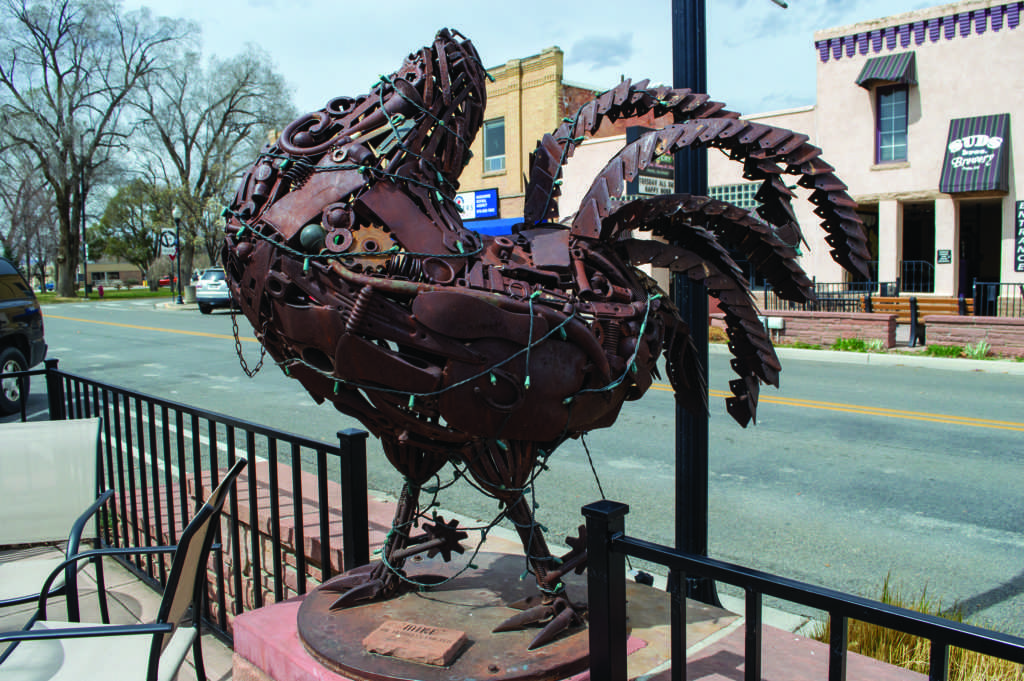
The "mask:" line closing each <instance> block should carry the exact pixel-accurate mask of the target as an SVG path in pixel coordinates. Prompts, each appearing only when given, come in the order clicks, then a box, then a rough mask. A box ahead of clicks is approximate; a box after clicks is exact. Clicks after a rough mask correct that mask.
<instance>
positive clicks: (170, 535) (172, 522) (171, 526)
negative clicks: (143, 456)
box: [160, 404, 185, 546]
mask: <svg viewBox="0 0 1024 681" xmlns="http://www.w3.org/2000/svg"><path fill="white" fill-rule="evenodd" d="M170 419H171V412H170V409H169V408H168V407H167V405H166V404H165V405H163V406H162V407H160V420H161V422H162V423H163V428H162V429H161V435H162V436H163V438H162V439H163V446H164V499H166V500H167V543H168V544H171V545H173V546H177V544H178V529H177V527H176V524H177V523H176V519H177V517H178V514H177V513H176V512H175V511H176V509H175V507H174V472H173V471H172V469H173V468H174V464H173V462H172V459H171V421H170ZM178 478H179V480H181V484H179V485H178V487H181V486H183V485H184V483H185V481H184V480H183V479H182V476H181V473H180V472H179V473H178Z"/></svg>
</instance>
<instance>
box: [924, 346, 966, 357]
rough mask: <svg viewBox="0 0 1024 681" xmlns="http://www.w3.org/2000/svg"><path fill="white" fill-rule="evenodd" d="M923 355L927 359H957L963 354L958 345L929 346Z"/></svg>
mask: <svg viewBox="0 0 1024 681" xmlns="http://www.w3.org/2000/svg"><path fill="white" fill-rule="evenodd" d="M924 354H926V355H928V356H929V357H959V356H961V355H962V354H964V349H963V348H962V347H960V346H959V345H929V346H927V347H926V348H925V349H924Z"/></svg>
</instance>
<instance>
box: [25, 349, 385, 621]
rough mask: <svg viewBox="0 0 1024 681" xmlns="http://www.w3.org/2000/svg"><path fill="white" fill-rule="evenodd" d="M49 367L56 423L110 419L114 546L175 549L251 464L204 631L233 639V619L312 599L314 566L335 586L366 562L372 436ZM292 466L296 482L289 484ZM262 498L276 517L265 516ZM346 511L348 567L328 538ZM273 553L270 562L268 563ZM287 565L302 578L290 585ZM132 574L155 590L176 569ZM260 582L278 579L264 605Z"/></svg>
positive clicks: (156, 564)
mask: <svg viewBox="0 0 1024 681" xmlns="http://www.w3.org/2000/svg"><path fill="white" fill-rule="evenodd" d="M46 364H47V367H46V369H45V370H44V371H41V372H35V373H42V374H44V375H45V376H46V383H47V393H48V401H49V417H50V419H51V420H58V419H65V418H90V417H97V416H98V417H101V418H102V424H103V425H102V432H101V436H100V449H101V451H100V457H99V458H100V476H99V479H100V480H101V481H102V482H101V486H102V487H104V488H109V489H114V490H115V500H116V501H115V506H116V509H117V511H116V514H109V513H108V514H107V515H105V516H104V517H101V525H102V527H103V528H104V531H103V533H102V537H101V539H102V541H103V542H104V543H105V544H106V545H109V546H133V547H139V546H155V545H161V544H174V543H176V541H177V536H178V534H179V533H180V532H181V530H182V529H183V528H184V526H185V524H187V522H188V519H189V517H190V515H191V509H190V505H192V506H193V507H194V505H195V503H196V502H195V500H197V499H198V500H202V499H203V498H204V489H208V488H212V486H215V485H216V484H217V482H218V480H219V475H220V473H221V471H222V469H224V468H226V467H229V466H231V465H232V464H233V463H234V462H235V461H236V460H237V458H238V457H240V456H244V457H245V458H246V459H248V465H247V466H246V474H247V480H246V481H245V482H244V485H246V487H242V484H239V485H237V486H236V489H234V490H232V495H231V498H230V501H229V505H228V508H227V509H226V512H225V514H224V516H223V517H224V518H225V522H224V523H223V524H222V528H221V529H222V535H221V537H220V539H219V541H220V542H221V544H222V546H223V548H222V560H216V561H213V563H214V565H215V568H214V574H212V575H211V577H210V582H209V589H208V593H209V595H210V597H209V599H208V602H207V604H206V613H205V618H206V620H207V622H208V623H209V625H210V626H211V627H212V629H213V630H214V631H215V632H217V633H218V634H220V635H221V636H222V637H224V638H225V639H229V638H230V636H229V634H228V616H229V613H230V614H231V615H234V614H238V613H240V612H243V611H245V610H250V609H254V608H259V607H262V606H263V605H264V604H265V601H266V600H267V599H271V598H272V602H277V601H281V600H284V599H285V598H287V597H290V596H292V595H294V594H302V593H305V592H306V591H307V589H308V588H309V581H311V579H312V578H311V577H309V576H308V575H307V573H308V572H310V570H308V568H309V567H311V566H312V567H313V568H314V571H313V572H314V573H315V575H316V576H317V577H318V578H319V579H320V580H326V579H328V578H329V577H330V576H331V575H332V574H333V573H335V572H337V571H338V568H341V569H344V570H348V569H351V568H353V567H356V566H358V565H364V564H366V563H368V562H369V558H370V549H369V529H368V527H369V522H368V508H367V489H366V433H365V432H363V431H357V430H346V431H341V432H339V433H338V438H339V441H338V443H337V444H330V443H325V442H321V441H317V440H312V439H309V438H305V437H301V436H297V435H292V434H289V433H285V432H282V431H278V430H274V429H271V428H266V427H264V426H260V425H258V424H255V423H250V422H248V421H243V420H241V419H237V418H233V417H230V416H226V415H224V414H218V413H215V412H210V411H206V410H202V409H197V408H194V407H191V406H188V405H185V404H181V403H178V402H172V401H170V400H164V399H160V398H157V397H153V396H150V395H146V394H143V393H139V392H136V391H133V390H127V389H125V388H120V387H117V386H114V385H109V384H105V383H102V382H100V381H95V380H92V379H88V378H85V377H83V376H78V375H75V374H71V373H67V372H63V371H60V370H59V369H58V368H57V362H56V360H47V362H46ZM264 464H265V465H264ZM288 468H290V478H291V479H290V480H280V479H279V475H280V473H285V474H287V473H288V472H289V471H288ZM304 473H308V474H310V475H311V478H309V477H306V476H305V475H304ZM304 479H305V481H304ZM329 482H336V483H337V484H338V485H339V486H340V492H338V491H335V494H338V495H339V496H340V499H338V498H331V497H330V496H329V489H330V486H329ZM239 488H242V489H239ZM267 497H269V499H267ZM261 498H263V499H265V501H264V502H263V504H264V506H269V508H260V506H259V505H260V503H261V502H260V499H261ZM240 500H244V501H246V502H247V504H248V515H247V517H243V516H240V509H239V502H240ZM311 508H313V509H315V510H316V513H317V514H318V515H317V522H316V523H315V525H314V526H313V527H308V526H306V524H305V523H304V521H303V518H304V515H305V514H308V513H310V512H311ZM332 509H333V512H332ZM261 510H262V511H263V512H264V513H269V522H266V520H265V519H264V522H263V523H262V526H263V527H264V528H266V527H267V526H268V525H269V536H267V535H266V534H263V535H261V533H260V532H259V531H254V530H255V528H260V527H261V518H260V511H261ZM339 513H340V520H341V526H342V551H341V560H340V561H339V560H338V559H337V552H336V549H335V550H334V551H333V552H332V548H331V541H330V537H331V534H330V525H331V522H330V521H331V520H332V518H333V519H334V520H335V521H337V518H338V514H339ZM289 517H290V518H291V520H292V522H291V523H290V525H291V527H292V528H293V534H292V535H291V536H290V537H289V541H288V542H287V545H286V542H284V541H283V540H282V532H281V528H282V520H286V519H287V518H289ZM243 528H245V529H243ZM307 533H308V534H309V535H313V534H314V533H317V534H318V535H319V536H318V537H310V536H306V535H307ZM243 536H244V537H245V539H244V540H243V539H242V538H243ZM320 538H323V539H324V540H323V541H319V539H320ZM308 540H311V541H308ZM268 541H269V549H268V550H264V546H265V543H267V542H268ZM307 544H310V545H312V546H319V551H318V555H313V556H307V555H306V550H305V548H306V546H307ZM286 552H287V553H288V554H289V555H288V556H287V561H286V555H285V553H286ZM268 554H269V556H270V557H269V559H267V562H268V563H269V565H267V566H263V565H262V562H263V561H264V559H265V556H267V555H268ZM286 562H290V563H292V564H293V565H294V570H295V579H294V580H293V581H292V582H291V586H290V587H288V586H286V584H287V582H286V579H285V570H286V567H285V565H286ZM339 562H340V565H339ZM128 566H129V567H130V568H132V569H133V571H134V572H136V573H137V574H138V575H139V576H140V577H142V578H143V579H144V580H146V581H148V582H149V583H150V584H151V585H153V586H157V587H162V586H163V584H165V583H166V578H167V565H166V564H165V563H164V562H163V561H161V560H160V559H159V558H154V557H153V556H151V555H147V556H144V557H140V558H138V559H137V560H136V561H135V562H132V563H130V564H129V565H128ZM243 570H244V571H245V574H243ZM263 578H266V579H267V580H268V581H269V587H267V589H268V595H267V597H266V598H265V597H264V586H263V584H262V583H261V580H262V579H263ZM270 592H272V593H270Z"/></svg>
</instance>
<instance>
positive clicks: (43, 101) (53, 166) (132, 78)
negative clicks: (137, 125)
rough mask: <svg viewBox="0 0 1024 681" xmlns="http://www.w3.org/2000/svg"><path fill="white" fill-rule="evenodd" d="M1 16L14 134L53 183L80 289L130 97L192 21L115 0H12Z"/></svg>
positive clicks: (2, 80) (66, 272)
mask: <svg viewBox="0 0 1024 681" xmlns="http://www.w3.org/2000/svg"><path fill="white" fill-rule="evenodd" d="M0 22H2V24H0V26H2V29H0V30H2V32H0V122H2V124H3V127H4V133H5V137H6V140H5V143H6V146H8V147H9V146H12V145H13V146H20V147H23V148H25V149H28V150H29V151H30V152H31V154H32V155H33V156H34V157H35V159H36V160H37V161H38V164H39V168H40V172H41V173H42V175H43V177H44V178H45V179H46V182H47V184H48V185H49V186H50V189H51V190H52V192H53V203H54V206H55V208H56V214H57V225H58V238H57V255H56V274H57V289H58V292H59V293H60V294H61V295H65V296H70V295H72V294H73V289H74V281H73V280H74V273H75V271H76V269H77V267H78V258H79V248H80V246H81V241H80V239H81V231H82V227H83V225H84V211H85V206H86V202H87V200H88V198H89V194H90V192H91V191H92V190H93V188H94V187H95V186H96V184H97V181H98V178H99V177H100V174H101V173H102V172H103V171H104V170H105V168H104V167H105V166H108V165H109V164H110V163H111V161H112V160H113V159H114V157H115V156H116V155H117V154H118V153H119V152H121V151H123V150H124V149H125V148H126V147H125V137H126V134H127V130H126V126H127V124H128V121H127V119H126V117H125V115H124V114H125V111H126V104H127V97H128V95H129V94H130V93H131V92H132V91H133V90H134V89H135V88H136V87H137V86H138V84H139V82H140V81H141V80H142V79H143V78H145V77H146V76H148V75H149V74H152V73H153V72H155V71H157V70H158V69H159V67H160V65H161V59H162V58H163V57H164V54H162V53H164V52H166V51H167V49H166V48H167V47H168V46H169V44H171V43H174V42H178V41H183V40H184V39H185V36H186V34H187V28H188V25H187V24H185V23H184V22H181V21H171V20H168V19H162V18H161V19H154V18H153V17H152V16H151V14H150V13H149V12H148V10H140V11H139V12H135V13H131V14H124V15H122V14H121V12H120V8H119V4H118V3H116V2H113V1H111V0H54V1H50V2H30V1H29V0H2V2H0Z"/></svg>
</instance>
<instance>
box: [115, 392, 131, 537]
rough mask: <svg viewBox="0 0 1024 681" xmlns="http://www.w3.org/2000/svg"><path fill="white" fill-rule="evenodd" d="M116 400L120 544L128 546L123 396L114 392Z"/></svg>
mask: <svg viewBox="0 0 1024 681" xmlns="http://www.w3.org/2000/svg"><path fill="white" fill-rule="evenodd" d="M113 398H114V400H113V402H114V445H115V446H116V448H117V493H118V506H117V515H118V517H119V518H120V520H121V541H122V542H123V543H122V544H118V546H122V547H126V546H128V545H129V543H130V542H131V539H130V537H129V535H128V498H127V496H126V495H125V490H126V489H127V488H126V487H125V479H124V469H125V453H124V443H123V441H122V440H121V396H120V395H119V394H118V393H116V392H115V393H113Z"/></svg>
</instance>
